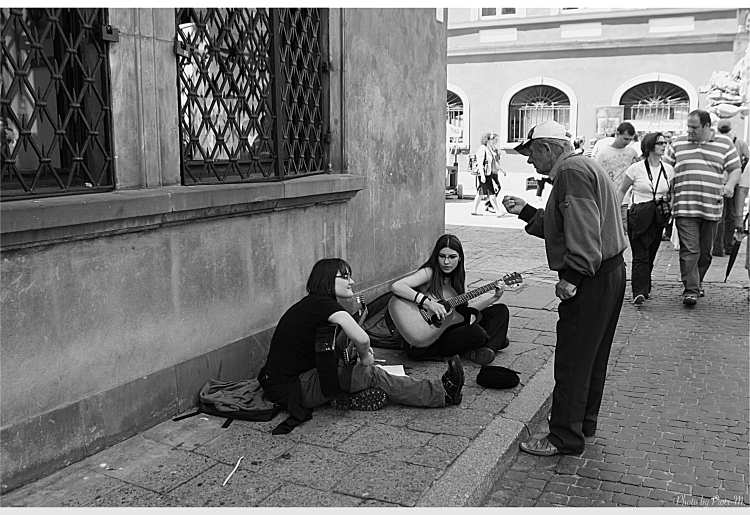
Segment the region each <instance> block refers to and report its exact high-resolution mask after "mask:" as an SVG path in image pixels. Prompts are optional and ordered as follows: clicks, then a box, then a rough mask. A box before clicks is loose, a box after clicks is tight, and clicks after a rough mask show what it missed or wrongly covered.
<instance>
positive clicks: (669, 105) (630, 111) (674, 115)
mask: <svg viewBox="0 0 750 515" xmlns="http://www.w3.org/2000/svg"><path fill="white" fill-rule="evenodd" d="M620 105H621V106H623V107H624V111H625V112H624V119H625V120H629V121H630V122H631V123H632V124H633V125H634V126H635V128H636V130H637V131H639V132H652V131H657V130H671V131H675V130H683V128H684V125H685V122H686V121H687V116H688V113H689V112H690V110H691V109H690V97H689V95H688V93H687V92H686V91H685V90H684V89H683V88H681V87H680V86H677V85H675V84H672V83H670V82H664V81H650V82H642V83H640V84H637V85H635V86H633V87H631V88H630V89H628V90H626V91H625V92H624V93H623V94H622V97H620Z"/></svg>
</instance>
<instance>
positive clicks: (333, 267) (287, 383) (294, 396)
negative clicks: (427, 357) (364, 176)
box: [258, 258, 464, 432]
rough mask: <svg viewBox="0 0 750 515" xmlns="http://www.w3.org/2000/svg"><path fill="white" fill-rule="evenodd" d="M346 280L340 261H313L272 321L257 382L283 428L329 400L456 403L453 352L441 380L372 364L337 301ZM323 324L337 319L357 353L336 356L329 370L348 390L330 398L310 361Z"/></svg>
mask: <svg viewBox="0 0 750 515" xmlns="http://www.w3.org/2000/svg"><path fill="white" fill-rule="evenodd" d="M352 284H354V281H353V280H352V269H351V267H350V266H349V264H348V263H347V262H346V261H344V260H343V259H338V258H331V259H322V260H320V261H318V262H317V263H315V265H314V266H313V269H312V271H311V272H310V277H309V279H308V280H307V292H308V295H307V296H305V297H303V298H302V300H300V301H299V302H297V303H296V304H295V305H293V306H292V307H290V308H289V309H288V310H287V311H286V313H284V315H282V317H281V319H280V320H279V323H278V325H277V326H276V330H275V331H274V334H273V337H272V339H271V347H270V349H269V351H268V358H267V359H266V364H265V366H264V367H263V368H262V369H261V370H260V372H259V374H258V381H260V384H261V386H262V387H263V390H264V391H265V393H266V394H267V395H268V397H269V399H270V400H271V401H273V402H275V403H276V404H279V405H280V406H282V407H284V409H286V410H287V412H289V414H290V419H289V420H288V421H287V426H288V430H289V431H291V429H292V428H293V427H294V426H295V425H298V424H299V423H301V422H304V421H305V420H308V419H309V418H311V416H312V415H311V414H310V410H312V409H313V408H315V407H317V406H321V405H323V404H325V403H327V402H329V401H331V403H332V404H335V405H334V408H336V409H353V410H360V411H371V410H375V409H379V408H381V407H382V406H383V405H384V404H385V400H386V398H387V399H388V400H389V401H391V402H394V403H397V404H404V405H407V406H424V407H434V408H442V407H445V406H448V405H451V404H459V403H460V402H461V399H462V395H461V388H462V387H463V383H464V375H463V368H462V367H461V361H460V359H459V358H458V356H454V357H453V358H451V359H450V360H448V371H447V372H446V373H445V374H444V375H443V377H442V380H440V379H414V378H411V377H404V376H394V375H390V374H388V373H387V372H385V371H384V370H383V369H382V368H379V367H375V366H373V351H372V347H370V337H369V336H368V335H367V333H366V332H365V331H364V330H363V329H362V328H361V327H360V326H359V325H358V324H357V322H356V321H355V320H354V318H353V317H352V316H351V315H350V314H349V313H348V312H347V311H346V309H345V308H344V306H342V305H341V304H340V303H339V301H340V300H344V299H350V298H352V297H353V293H352ZM329 324H337V325H338V326H339V327H340V328H341V329H342V330H343V332H344V333H345V334H346V336H347V337H348V338H349V339H350V340H352V342H353V343H354V345H355V347H356V350H357V353H358V354H359V360H358V362H356V363H351V364H346V363H345V362H344V360H343V359H341V360H338V366H337V369H336V370H334V372H333V373H334V374H337V375H338V383H339V386H340V389H341V390H342V391H343V392H348V394H351V395H348V394H347V395H346V396H343V397H339V398H336V399H331V398H327V397H325V396H324V394H323V390H322V388H321V377H320V376H319V374H318V368H317V364H318V362H317V361H316V335H317V334H318V330H319V329H321V328H325V327H327V326H328V325H329ZM334 401H335V402H334ZM279 432H282V431H279ZM286 432H288V431H286Z"/></svg>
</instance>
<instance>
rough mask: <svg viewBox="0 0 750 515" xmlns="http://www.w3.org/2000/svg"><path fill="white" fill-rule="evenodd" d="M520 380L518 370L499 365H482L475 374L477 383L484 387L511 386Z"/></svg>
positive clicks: (501, 387)
mask: <svg viewBox="0 0 750 515" xmlns="http://www.w3.org/2000/svg"><path fill="white" fill-rule="evenodd" d="M520 382H521V379H520V378H519V377H518V372H516V371H515V370H511V369H509V368H505V367H501V366H494V367H493V366H489V365H484V366H483V367H482V368H480V369H479V374H478V375H477V384H478V385H479V386H483V387H485V388H496V389H504V388H513V387H515V386H516V385H518V383H520Z"/></svg>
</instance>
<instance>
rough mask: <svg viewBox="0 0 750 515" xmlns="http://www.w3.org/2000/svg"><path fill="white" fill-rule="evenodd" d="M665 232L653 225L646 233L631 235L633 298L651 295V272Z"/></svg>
mask: <svg viewBox="0 0 750 515" xmlns="http://www.w3.org/2000/svg"><path fill="white" fill-rule="evenodd" d="M663 231H664V228H663V227H659V226H657V225H656V224H652V226H651V227H649V228H648V230H647V231H646V232H645V233H643V234H637V235H636V234H631V235H630V250H631V251H632V253H633V265H632V271H631V274H630V281H631V285H630V286H631V287H632V289H633V298H635V297H636V296H638V295H643V296H644V297H647V296H648V294H649V293H651V272H652V271H653V269H654V260H655V259H656V253H657V252H658V250H659V245H660V244H661V234H662V232H663Z"/></svg>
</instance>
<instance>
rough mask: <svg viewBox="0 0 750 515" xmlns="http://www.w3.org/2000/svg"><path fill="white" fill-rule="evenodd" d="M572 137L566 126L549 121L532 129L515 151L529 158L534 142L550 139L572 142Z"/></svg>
mask: <svg viewBox="0 0 750 515" xmlns="http://www.w3.org/2000/svg"><path fill="white" fill-rule="evenodd" d="M571 137H572V136H571V134H570V133H569V132H568V129H566V128H565V126H564V125H560V124H559V123H557V122H555V121H553V120H549V121H546V122H542V123H540V124H539V125H535V126H534V127H532V128H531V130H530V131H529V135H528V136H526V140H525V141H524V142H523V143H521V144H520V145H518V146H517V147H516V148H515V149H514V150H515V151H516V152H518V153H519V154H522V155H524V156H528V155H529V153H530V152H529V146H530V145H531V142H532V140H535V139H540V138H548V139H562V140H566V141H570V138H571Z"/></svg>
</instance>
